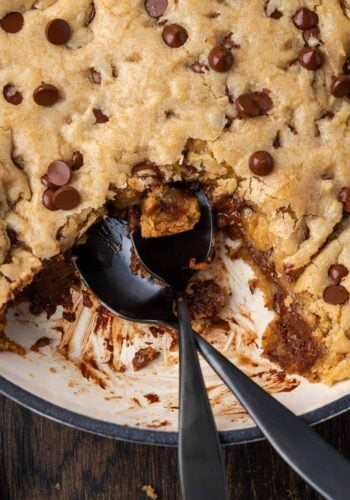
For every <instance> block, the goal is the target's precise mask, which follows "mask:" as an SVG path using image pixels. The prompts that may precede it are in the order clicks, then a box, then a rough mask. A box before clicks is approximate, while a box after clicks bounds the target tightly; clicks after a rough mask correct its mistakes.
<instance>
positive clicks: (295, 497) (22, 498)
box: [0, 397, 350, 500]
mask: <svg viewBox="0 0 350 500" xmlns="http://www.w3.org/2000/svg"><path fill="white" fill-rule="evenodd" d="M0 419H1V429H0V499H1V500H50V499H64V500H85V499H87V500H90V499H91V500H92V499H93V500H95V499H98V500H141V499H144V500H145V499H146V495H145V493H143V492H142V486H143V485H146V484H151V485H153V486H154V488H155V490H156V492H157V493H158V495H159V497H158V498H159V500H177V499H179V498H180V496H179V484H178V480H177V470H176V450H175V449H171V448H161V447H149V446H143V445H135V444H129V443H121V442H116V441H112V440H109V439H104V438H100V437H96V436H92V435H89V434H86V433H83V432H80V431H77V430H74V429H69V428H67V427H64V426H62V425H60V424H57V423H54V422H50V421H49V420H46V419H44V418H42V417H39V416H37V415H34V414H33V413H31V412H30V411H28V410H26V409H23V408H21V407H20V406H18V405H16V404H15V403H12V402H11V401H9V400H7V399H5V398H3V397H0ZM317 430H318V432H320V434H322V436H324V438H325V439H327V440H328V441H329V442H330V443H331V444H332V445H333V446H335V447H336V448H337V449H338V450H339V451H341V452H342V453H343V454H344V455H345V456H347V458H349V459H350V415H349V414H343V415H341V416H340V417H337V418H335V419H333V420H331V421H329V422H326V423H323V424H320V425H318V426H317ZM225 461H226V466H227V471H228V478H229V483H230V492H231V497H232V498H235V499H243V500H246V499H247V500H255V499H258V500H269V499H271V500H272V499H273V500H284V499H288V500H290V499H292V500H304V499H305V500H306V499H307V500H314V499H318V498H320V497H318V496H317V495H316V494H314V493H313V492H312V491H311V490H310V489H309V488H308V487H307V486H306V485H305V484H304V483H303V482H302V481H301V480H299V479H298V477H297V476H296V475H295V474H294V473H293V472H292V471H291V470H289V469H288V467H287V466H286V465H285V464H284V463H283V462H282V460H280V458H279V457H278V456H277V455H276V454H275V452H274V451H272V450H271V448H270V446H269V445H268V444H267V443H266V442H258V443H251V444H247V445H239V446H233V447H228V448H225ZM349 498H350V493H349ZM203 500H204V499H203Z"/></svg>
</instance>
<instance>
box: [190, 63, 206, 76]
mask: <svg viewBox="0 0 350 500" xmlns="http://www.w3.org/2000/svg"><path fill="white" fill-rule="evenodd" d="M191 69H192V71H194V72H195V73H206V72H207V71H208V66H206V65H205V64H201V63H200V62H198V61H197V62H195V63H193V64H192V66H191Z"/></svg>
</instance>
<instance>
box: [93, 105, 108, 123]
mask: <svg viewBox="0 0 350 500" xmlns="http://www.w3.org/2000/svg"><path fill="white" fill-rule="evenodd" d="M92 111H93V113H94V115H95V119H96V123H106V122H108V121H109V118H108V116H107V115H105V114H103V113H102V111H101V110H100V109H98V108H94V109H93V110H92Z"/></svg>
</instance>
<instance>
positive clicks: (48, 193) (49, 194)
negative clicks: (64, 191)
mask: <svg viewBox="0 0 350 500" xmlns="http://www.w3.org/2000/svg"><path fill="white" fill-rule="evenodd" d="M55 193H56V190H55V189H51V188H48V189H45V191H44V192H43V198H42V201H43V205H44V207H46V208H47V209H48V210H51V211H52V212H53V211H55V210H57V207H56V205H55V203H54V199H53V198H54V195H55Z"/></svg>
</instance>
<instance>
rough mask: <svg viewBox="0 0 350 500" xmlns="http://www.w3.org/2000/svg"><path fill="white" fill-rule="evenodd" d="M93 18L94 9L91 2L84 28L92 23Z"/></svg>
mask: <svg viewBox="0 0 350 500" xmlns="http://www.w3.org/2000/svg"><path fill="white" fill-rule="evenodd" d="M95 16H96V7H95V4H94V2H91V7H90V11H89V14H88V17H87V21H86V26H89V24H91V23H92V21H93V20H94V19H95Z"/></svg>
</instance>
